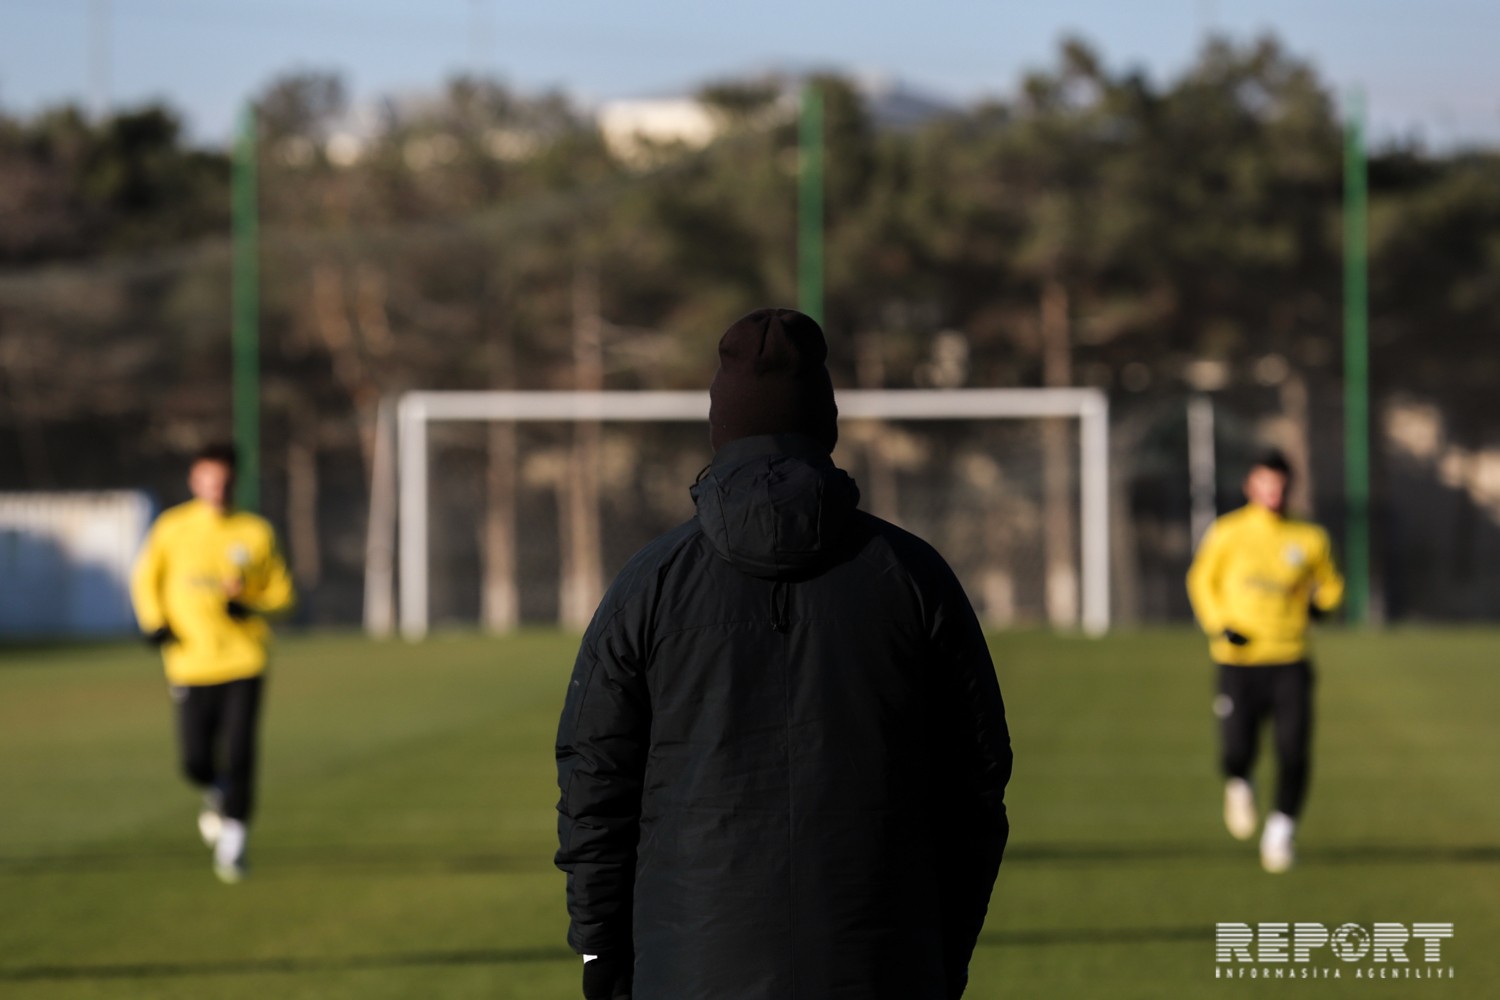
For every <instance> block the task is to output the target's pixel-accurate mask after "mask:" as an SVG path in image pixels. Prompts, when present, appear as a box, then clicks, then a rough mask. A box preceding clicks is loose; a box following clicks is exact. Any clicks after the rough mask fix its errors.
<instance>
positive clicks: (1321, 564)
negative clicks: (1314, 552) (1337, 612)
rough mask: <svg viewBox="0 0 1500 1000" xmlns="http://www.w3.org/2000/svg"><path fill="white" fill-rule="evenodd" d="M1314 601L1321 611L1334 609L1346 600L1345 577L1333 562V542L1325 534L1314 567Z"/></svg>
mask: <svg viewBox="0 0 1500 1000" xmlns="http://www.w3.org/2000/svg"><path fill="white" fill-rule="evenodd" d="M1312 585H1313V591H1312V603H1313V606H1314V607H1315V608H1317V609H1318V610H1319V611H1332V610H1334V609H1335V608H1337V607H1338V606H1339V605H1340V604H1342V603H1343V601H1344V577H1343V575H1342V574H1340V573H1339V571H1338V567H1337V566H1335V565H1334V562H1333V543H1332V542H1330V541H1329V540H1328V536H1327V534H1324V536H1323V545H1322V547H1321V548H1320V550H1319V557H1318V560H1317V562H1315V563H1314V564H1313V567H1312Z"/></svg>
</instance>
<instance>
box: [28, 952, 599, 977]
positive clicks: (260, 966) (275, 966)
mask: <svg viewBox="0 0 1500 1000" xmlns="http://www.w3.org/2000/svg"><path fill="white" fill-rule="evenodd" d="M564 961H573V962H576V961H578V956H577V955H575V954H573V952H572V951H570V950H569V949H567V948H476V949H473V950H468V951H411V952H399V953H396V954H390V955H354V956H350V957H347V958H247V959H230V960H227V961H219V962H131V963H120V964H114V965H29V966H28V965H21V966H14V967H12V968H9V969H6V968H0V982H9V983H19V982H39V981H46V980H67V979H160V978H169V977H178V976H244V975H258V974H264V973H293V974H297V973H306V972H349V971H357V970H361V969H400V968H415V967H420V966H443V965H447V966H457V965H518V964H524V963H534V962H564Z"/></svg>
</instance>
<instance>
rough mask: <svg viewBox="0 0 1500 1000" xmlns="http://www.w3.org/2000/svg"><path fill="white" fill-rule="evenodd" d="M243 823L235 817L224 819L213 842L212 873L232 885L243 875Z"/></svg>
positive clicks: (244, 836)
mask: <svg viewBox="0 0 1500 1000" xmlns="http://www.w3.org/2000/svg"><path fill="white" fill-rule="evenodd" d="M246 839H247V832H246V830H245V824H244V823H241V822H240V821H239V820H237V819H226V820H224V821H223V822H222V823H221V825H220V829H219V838H218V840H217V841H216V842H215V844H214V874H215V875H217V876H218V877H219V881H220V882H223V883H224V884H226V885H233V884H235V883H236V882H239V881H240V880H241V879H243V878H244V877H245V875H246V874H247V871H248V869H247V868H246V865H245V841H246Z"/></svg>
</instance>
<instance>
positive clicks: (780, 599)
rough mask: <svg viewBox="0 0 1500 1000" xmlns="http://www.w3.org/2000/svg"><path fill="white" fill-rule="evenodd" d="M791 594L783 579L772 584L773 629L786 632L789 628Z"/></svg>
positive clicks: (773, 630)
mask: <svg viewBox="0 0 1500 1000" xmlns="http://www.w3.org/2000/svg"><path fill="white" fill-rule="evenodd" d="M789 598H790V595H789V594H788V593H787V585H786V583H785V582H784V581H782V580H777V581H776V582H775V583H773V584H771V631H772V632H785V631H786V630H787V624H788V623H787V604H788V603H789Z"/></svg>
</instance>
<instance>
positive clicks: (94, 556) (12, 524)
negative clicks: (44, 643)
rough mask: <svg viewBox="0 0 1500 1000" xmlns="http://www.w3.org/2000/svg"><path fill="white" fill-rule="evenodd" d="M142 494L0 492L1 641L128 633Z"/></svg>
mask: <svg viewBox="0 0 1500 1000" xmlns="http://www.w3.org/2000/svg"><path fill="white" fill-rule="evenodd" d="M150 525H151V501H150V499H149V498H148V497H147V496H146V495H145V494H144V493H131V492H125V491H111V492H99V493H0V637H12V638H14V637H38V638H40V637H52V636H58V637H64V636H99V635H112V634H119V633H124V632H130V631H133V630H134V628H135V618H134V615H133V614H132V613H131V609H130V567H131V564H132V563H133V562H134V561H135V556H136V553H137V552H138V551H139V550H140V546H141V539H142V538H144V537H145V534H146V529H147V528H149V527H150Z"/></svg>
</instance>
